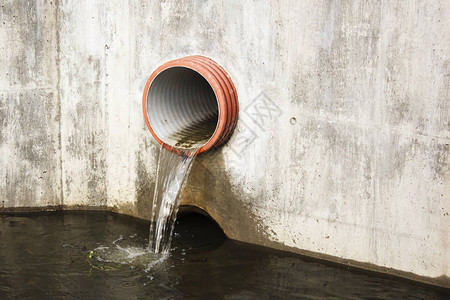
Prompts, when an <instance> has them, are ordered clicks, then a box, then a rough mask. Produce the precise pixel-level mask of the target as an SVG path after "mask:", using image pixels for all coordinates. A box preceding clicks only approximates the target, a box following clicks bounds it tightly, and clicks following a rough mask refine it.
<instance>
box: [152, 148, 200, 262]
mask: <svg viewBox="0 0 450 300" xmlns="http://www.w3.org/2000/svg"><path fill="white" fill-rule="evenodd" d="M177 151H178V153H174V152H171V151H168V150H166V149H165V148H164V147H163V146H162V145H161V148H160V152H159V161H158V171H157V175H156V184H155V193H154V195H153V206H152V219H151V223H150V237H149V245H148V247H149V249H150V250H151V251H153V252H155V253H160V252H168V251H169V250H170V243H171V240H172V233H173V229H174V225H175V219H176V215H177V212H178V206H179V204H180V197H181V192H182V191H183V188H184V186H185V184H186V181H187V178H188V177H189V172H190V171H191V167H192V164H193V162H194V160H195V157H196V156H197V153H198V149H189V150H182V149H179V150H177Z"/></svg>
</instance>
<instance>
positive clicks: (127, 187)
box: [0, 0, 450, 286]
mask: <svg viewBox="0 0 450 300" xmlns="http://www.w3.org/2000/svg"><path fill="white" fill-rule="evenodd" d="M449 16H450V3H449V2H448V1H445V0H440V1H388V2H378V1H319V2H317V1H202V2H200V1H192V2H191V1H181V2H180V1H169V0H167V1H151V2H150V1H133V3H127V2H126V1H106V2H105V1H62V2H59V1H52V2H50V1H2V4H1V13H0V22H1V23H0V41H1V44H0V65H1V66H2V68H1V70H0V124H1V127H0V200H1V201H2V202H1V207H2V208H3V209H6V208H8V209H11V208H18V207H24V206H25V207H26V206H29V207H38V206H58V205H64V206H66V207H74V206H77V205H83V206H90V207H92V206H96V207H106V206H107V207H110V208H112V209H114V210H117V211H120V212H123V213H128V214H131V215H135V216H139V217H144V218H145V217H148V215H149V208H150V207H149V201H151V195H152V193H153V186H154V178H155V172H156V162H157V156H158V152H159V147H158V145H156V143H155V142H154V141H153V140H152V138H151V135H150V133H149V132H148V131H147V129H146V128H145V124H144V120H143V117H142V112H141V97H142V90H143V88H144V85H145V82H146V80H147V78H148V76H149V75H150V73H151V72H152V71H153V70H154V69H155V68H156V67H157V66H158V65H160V64H162V63H163V62H165V61H167V60H170V59H174V58H178V57H182V56H185V55H191V54H200V55H204V56H208V57H210V58H212V59H214V60H216V61H217V62H218V63H219V64H221V65H222V66H223V67H224V68H225V69H226V70H227V71H228V72H229V74H230V76H231V77H232V79H233V81H234V83H235V85H236V87H237V91H238V94H239V101H240V109H241V110H240V116H239V124H238V130H237V131H236V133H235V134H234V136H233V137H232V139H231V140H230V142H229V143H228V144H227V145H226V146H224V147H222V148H220V149H219V150H217V151H213V152H211V153H207V154H205V155H201V156H200V157H198V158H197V161H196V163H195V165H194V168H193V171H192V174H191V177H190V180H189V182H188V185H187V188H186V190H185V193H184V194H183V199H182V201H183V203H184V204H192V205H196V206H199V207H201V208H204V209H205V210H206V211H207V212H208V213H209V214H210V215H211V216H212V217H213V218H215V219H216V220H217V222H218V223H219V224H220V225H221V226H222V227H223V229H224V231H225V232H226V234H227V235H228V236H230V237H231V238H235V239H238V240H243V241H247V242H252V243H257V244H261V245H266V246H271V247H276V248H280V249H287V250H291V251H296V252H300V253H307V254H310V255H315V254H316V253H317V254H320V256H321V257H325V258H328V259H332V260H338V261H342V262H345V263H349V264H354V265H360V266H364V267H367V268H373V269H377V270H382V271H386V272H392V273H396V274H399V275H401V276H406V277H409V278H416V279H420V280H424V281H427V282H433V283H436V284H441V285H446V286H450V282H449V276H450V249H449V240H450V239H449V228H450V216H449V214H450V183H449V182H450V175H449V142H450V120H449V106H450V101H449V100H450V92H449V91H450V90H449V86H450V53H449V50H448V49H450V17H449ZM420 276H421V277H420Z"/></svg>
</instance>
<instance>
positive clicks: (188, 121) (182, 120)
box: [146, 67, 219, 149]
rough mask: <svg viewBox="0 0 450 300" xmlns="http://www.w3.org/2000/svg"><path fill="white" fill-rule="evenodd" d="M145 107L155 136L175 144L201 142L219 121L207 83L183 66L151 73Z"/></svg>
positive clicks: (184, 145) (186, 145) (195, 145)
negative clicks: (151, 77) (152, 78)
mask: <svg viewBox="0 0 450 300" xmlns="http://www.w3.org/2000/svg"><path fill="white" fill-rule="evenodd" d="M146 110H147V115H148V119H149V122H150V125H151V127H152V128H153V131H154V133H155V134H156V136H157V137H158V138H159V139H161V140H162V142H164V143H165V144H168V145H170V146H172V147H176V148H184V149H192V148H200V147H201V146H203V145H205V144H206V143H207V142H208V141H209V140H210V139H211V137H212V136H213V135H214V132H215V131H216V128H217V125H218V121H219V106H218V102H217V97H216V94H215V93H214V90H213V89H212V87H211V85H210V84H209V83H208V81H207V80H206V79H205V78H204V77H203V76H202V75H200V74H199V73H198V72H196V71H194V70H192V69H190V68H186V67H171V68H167V69H165V70H163V71H161V72H160V73H159V74H158V75H157V76H156V77H155V79H154V80H153V81H152V83H151V85H150V87H149V89H148V93H147V105H146Z"/></svg>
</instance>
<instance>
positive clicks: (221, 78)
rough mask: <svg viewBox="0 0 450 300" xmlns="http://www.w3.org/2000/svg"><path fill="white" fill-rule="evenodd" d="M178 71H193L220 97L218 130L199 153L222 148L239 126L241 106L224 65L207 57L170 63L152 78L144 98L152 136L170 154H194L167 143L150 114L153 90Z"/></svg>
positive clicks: (192, 57) (143, 104)
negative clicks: (161, 78) (157, 81)
mask: <svg viewBox="0 0 450 300" xmlns="http://www.w3.org/2000/svg"><path fill="white" fill-rule="evenodd" d="M175 67H181V68H186V69H190V70H192V71H194V72H196V73H198V74H199V75H200V76H202V77H203V78H204V79H205V80H206V81H207V82H208V84H209V85H210V87H211V89H212V91H213V92H214V95H215V97H216V101H217V108H218V116H217V124H216V128H215V130H214V133H213V134H212V135H211V137H210V138H209V139H208V140H207V141H206V142H205V143H204V144H203V145H202V146H201V147H200V148H199V150H198V151H197V153H201V152H205V151H208V150H210V149H211V148H214V147H218V146H220V145H222V144H223V143H225V142H226V141H227V140H228V139H229V137H230V136H231V134H232V132H233V131H234V129H235V127H236V123H237V114H238V102H237V93H236V88H235V86H234V84H233V82H232V81H231V79H230V76H229V75H228V74H227V73H226V72H225V70H224V69H223V68H222V67H221V66H220V65H218V64H217V63H216V62H214V61H213V60H211V59H209V58H207V57H203V56H187V57H183V58H179V59H175V60H171V61H168V62H166V63H164V64H162V65H161V66H159V67H158V68H157V69H156V70H155V71H153V73H152V74H151V75H150V77H149V79H148V80H147V82H146V85H145V88H144V94H143V98H142V109H143V112H144V120H145V123H146V125H147V128H148V129H149V131H150V133H151V134H152V136H153V137H154V138H155V140H156V141H157V142H158V143H159V144H161V145H162V146H163V147H164V148H165V149H167V150H169V151H173V152H176V153H178V154H180V153H181V150H190V149H185V148H182V147H175V146H173V145H169V144H168V143H165V142H164V141H163V140H162V139H161V138H160V137H159V136H158V135H157V134H156V132H155V130H154V129H153V127H152V125H151V123H150V118H149V113H148V110H147V102H148V98H149V90H150V87H151V85H152V83H153V82H154V80H155V79H156V78H157V77H158V75H160V74H161V73H162V72H164V71H166V70H168V69H170V68H175Z"/></svg>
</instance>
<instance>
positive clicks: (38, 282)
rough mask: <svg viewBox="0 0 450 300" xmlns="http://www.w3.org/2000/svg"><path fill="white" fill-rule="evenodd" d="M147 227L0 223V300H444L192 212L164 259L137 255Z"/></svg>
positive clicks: (82, 220) (90, 217)
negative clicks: (236, 237)
mask: <svg viewBox="0 0 450 300" xmlns="http://www.w3.org/2000/svg"><path fill="white" fill-rule="evenodd" d="M148 228H149V223H148V222H145V221H142V220H138V219H134V218H131V217H127V216H122V215H117V214H113V213H108V212H52V213H46V214H43V213H40V214H27V215H14V216H8V215H0V299H293V298H298V299H449V298H450V297H449V296H450V294H449V292H448V290H442V289H437V288H432V287H429V286H426V285H421V284H418V283H413V282H409V281H404V280H397V279H392V278H385V277H382V276H378V275H373V274H370V275H368V274H367V273H364V272H362V271H355V270H353V271H348V270H345V269H342V268H336V267H332V266H329V265H325V264H322V263H319V262H317V261H312V260H309V259H308V260H305V259H303V258H301V257H298V256H296V255H294V254H290V253H285V252H279V251H274V250H271V249H267V248H261V247H256V246H252V245H248V244H245V243H239V242H235V241H231V240H228V239H226V238H225V237H224V236H223V234H222V233H221V231H220V229H218V228H217V227H214V225H213V223H211V221H209V219H207V218H205V217H203V216H200V215H196V214H194V215H187V216H184V217H181V218H180V219H179V221H177V225H176V227H175V236H174V239H173V243H172V250H171V252H170V254H169V255H165V256H164V255H156V254H153V253H149V252H145V249H146V247H147V243H148V240H147V237H148ZM91 251H92V252H91ZM90 253H91V255H90V256H91V257H89V254H90Z"/></svg>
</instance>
